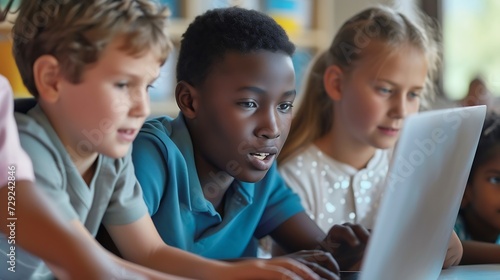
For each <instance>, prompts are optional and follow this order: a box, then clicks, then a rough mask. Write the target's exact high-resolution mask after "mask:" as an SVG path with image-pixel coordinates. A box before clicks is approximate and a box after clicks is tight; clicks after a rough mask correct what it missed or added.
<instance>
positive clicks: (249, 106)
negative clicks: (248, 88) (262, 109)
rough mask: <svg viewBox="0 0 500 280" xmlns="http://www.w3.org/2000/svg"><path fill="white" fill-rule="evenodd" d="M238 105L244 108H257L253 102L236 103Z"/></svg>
mask: <svg viewBox="0 0 500 280" xmlns="http://www.w3.org/2000/svg"><path fill="white" fill-rule="evenodd" d="M238 105H240V106H241V107H244V108H257V104H256V103H255V102H253V101H245V102H238Z"/></svg>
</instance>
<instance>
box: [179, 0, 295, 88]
mask: <svg viewBox="0 0 500 280" xmlns="http://www.w3.org/2000/svg"><path fill="white" fill-rule="evenodd" d="M182 37H183V38H182V41H181V47H180V52H179V58H178V62H177V81H186V82H188V83H189V84H191V85H192V86H199V85H201V84H202V83H203V82H204V80H205V78H206V76H207V74H208V72H209V71H210V68H211V67H212V65H214V64H215V63H217V62H218V61H221V60H222V59H223V58H224V55H225V54H226V53H227V52H232V51H234V52H237V53H243V54H245V53H251V52H256V51H261V50H264V51H271V52H282V53H285V54H287V55H289V56H292V55H293V53H294V51H295V45H294V44H293V43H292V42H290V39H289V38H288V36H287V34H286V32H285V30H283V28H282V27H281V26H279V25H278V24H277V23H276V21H275V20H274V19H272V18H271V17H269V16H268V15H266V14H264V13H261V12H258V11H255V10H248V9H243V8H238V7H231V8H222V9H214V10H210V11H207V12H205V13H204V14H202V15H200V16H198V17H196V18H195V20H194V21H193V22H192V23H191V24H190V25H189V27H188V29H187V30H186V32H185V33H184V34H183V35H182Z"/></svg>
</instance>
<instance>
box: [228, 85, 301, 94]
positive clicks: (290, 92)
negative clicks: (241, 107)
mask: <svg viewBox="0 0 500 280" xmlns="http://www.w3.org/2000/svg"><path fill="white" fill-rule="evenodd" d="M238 91H252V92H254V93H257V94H265V93H266V91H265V90H263V89H261V88H258V87H250V86H249V87H242V88H240V89H238ZM296 94H297V91H296V90H295V89H292V90H289V91H285V92H284V93H283V95H284V96H287V97H288V96H294V95H296Z"/></svg>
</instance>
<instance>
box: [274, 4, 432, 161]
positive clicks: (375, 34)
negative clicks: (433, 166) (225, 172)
mask: <svg viewBox="0 0 500 280" xmlns="http://www.w3.org/2000/svg"><path fill="white" fill-rule="evenodd" d="M417 22H418V23H417ZM371 40H377V41H378V42H383V43H385V44H387V46H388V47H390V48H393V49H394V50H396V49H397V48H398V47H399V46H401V45H402V44H405V43H409V44H411V45H412V46H413V47H415V48H418V49H419V50H421V51H422V52H423V53H424V54H425V56H426V59H427V69H428V72H427V78H426V84H425V88H424V92H423V94H422V102H421V104H422V107H426V105H427V103H428V102H429V101H430V100H432V99H433V97H434V95H435V92H434V83H435V77H436V75H437V71H438V67H439V64H440V63H439V62H440V49H439V47H438V42H439V41H440V38H439V36H438V32H437V31H436V28H435V23H433V22H431V21H430V20H429V18H428V17H426V16H424V15H423V14H418V19H417V20H416V22H413V21H411V20H410V19H409V18H408V17H406V16H405V15H403V14H401V13H399V12H397V11H396V10H394V9H392V8H390V7H386V6H378V7H373V8H368V9H366V10H364V11H362V12H360V13H358V14H357V15H354V16H353V17H352V18H351V19H349V20H347V21H346V22H345V23H344V24H343V25H342V26H341V28H340V29H339V31H338V32H337V34H336V36H335V38H334V39H333V42H332V44H331V45H330V48H329V49H327V50H325V51H324V52H322V53H320V55H319V56H318V57H317V58H316V60H315V61H314V62H313V64H312V67H311V68H310V69H309V72H308V76H307V80H306V82H305V87H304V90H303V92H302V95H303V97H302V100H301V103H300V106H299V108H298V111H297V113H296V114H295V115H294V118H293V120H292V126H291V129H290V133H289V135H288V140H287V141H286V143H285V145H284V147H283V149H282V151H281V153H280V156H279V158H278V162H279V163H283V162H285V161H286V160H287V159H289V158H290V157H291V156H292V155H294V154H295V153H298V152H300V151H301V150H302V149H304V148H305V147H307V146H308V144H310V143H312V142H313V141H315V140H316V139H318V138H320V137H322V136H324V135H325V134H326V133H328V132H329V131H330V130H331V128H332V125H333V101H332V100H331V99H330V98H329V97H328V95H327V94H326V91H325V88H324V86H323V74H324V72H325V70H326V69H327V68H328V67H329V66H330V65H337V66H339V67H340V68H341V69H342V70H344V71H349V70H350V69H351V68H352V67H353V66H352V65H353V62H355V61H357V60H359V59H360V57H361V56H362V54H363V49H364V48H366V47H367V45H368V44H369V42H370V41H371Z"/></svg>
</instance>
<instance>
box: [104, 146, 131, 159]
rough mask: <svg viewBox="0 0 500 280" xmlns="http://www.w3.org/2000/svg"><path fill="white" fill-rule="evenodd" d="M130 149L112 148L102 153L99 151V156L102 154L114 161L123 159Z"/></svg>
mask: <svg viewBox="0 0 500 280" xmlns="http://www.w3.org/2000/svg"><path fill="white" fill-rule="evenodd" d="M129 149H130V146H129V147H126V148H125V147H113V148H110V149H103V150H102V151H99V153H100V154H103V155H105V156H107V157H110V158H114V159H119V158H122V157H125V156H126V155H127V153H128V150H129Z"/></svg>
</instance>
